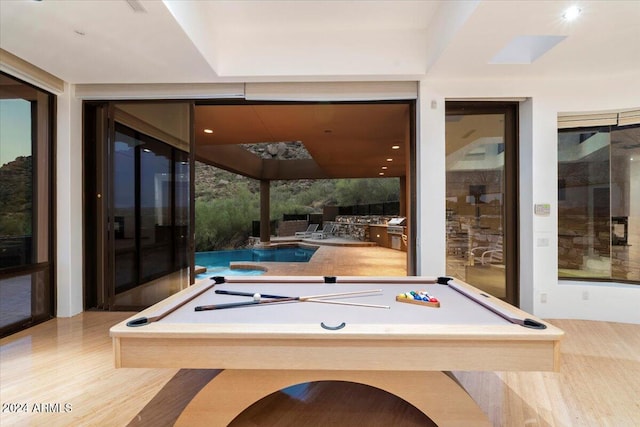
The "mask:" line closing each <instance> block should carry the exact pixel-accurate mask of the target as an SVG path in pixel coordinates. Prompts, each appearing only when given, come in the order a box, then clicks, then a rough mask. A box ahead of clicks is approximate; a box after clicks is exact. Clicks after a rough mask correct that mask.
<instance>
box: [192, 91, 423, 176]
mask: <svg viewBox="0 0 640 427" xmlns="http://www.w3.org/2000/svg"><path fill="white" fill-rule="evenodd" d="M410 111H411V108H410V104H409V103H408V102H397V103H396V102H390V103H294V104H291V103H285V104H232V105H199V106H196V109H195V142H196V150H195V156H196V159H197V160H198V161H201V162H203V163H207V164H210V165H213V166H216V167H219V168H222V169H225V170H228V171H232V172H235V173H238V174H241V175H244V176H247V177H251V178H254V179H259V180H296V179H333V178H380V177H404V176H406V170H407V164H408V157H407V156H408V153H409V149H408V145H409V140H410V138H409V132H410V125H409V123H410V117H409V114H410ZM204 129H210V130H212V131H213V132H212V133H204ZM297 141H299V142H301V143H302V144H303V145H304V147H305V148H306V150H307V151H308V152H309V155H310V157H311V158H309V159H287V160H283V159H276V158H272V159H269V158H261V157H259V156H258V155H256V154H254V153H252V152H251V151H249V150H247V148H246V147H245V146H243V144H258V143H280V142H297ZM394 147H396V148H394ZM388 159H392V160H388ZM381 173H383V174H384V175H381Z"/></svg>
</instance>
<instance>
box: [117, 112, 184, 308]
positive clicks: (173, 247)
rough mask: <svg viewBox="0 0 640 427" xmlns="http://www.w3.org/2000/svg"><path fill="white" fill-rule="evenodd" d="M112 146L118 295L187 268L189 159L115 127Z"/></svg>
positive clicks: (136, 134)
mask: <svg viewBox="0 0 640 427" xmlns="http://www.w3.org/2000/svg"><path fill="white" fill-rule="evenodd" d="M113 147H114V148H113V152H114V155H113V159H114V165H113V171H114V173H113V200H114V208H113V212H114V216H113V230H114V241H115V293H116V294H122V293H123V292H124V291H127V290H129V289H132V288H135V287H137V286H139V285H142V284H144V283H148V282H150V281H152V280H155V279H158V278H161V277H164V276H166V275H168V274H170V273H173V272H175V271H178V270H180V269H182V268H185V267H188V265H189V261H188V251H187V249H188V226H189V203H190V199H189V157H188V154H187V153H185V152H183V151H180V150H178V149H176V148H174V147H172V146H171V145H168V144H165V143H163V142H161V141H159V140H156V139H154V138H151V137H150V136H148V135H145V134H142V133H140V132H138V131H135V130H133V129H131V128H129V127H127V126H124V125H122V124H120V123H117V124H116V137H115V141H114V145H113ZM118 301H119V302H120V303H123V302H122V301H125V299H123V298H119V299H118ZM129 304H130V303H129Z"/></svg>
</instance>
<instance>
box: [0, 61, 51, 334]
mask: <svg viewBox="0 0 640 427" xmlns="http://www.w3.org/2000/svg"><path fill="white" fill-rule="evenodd" d="M52 105H53V95H51V94H49V93H46V92H44V91H41V90H39V89H36V88H34V87H32V86H30V85H27V84H26V83H23V82H21V81H19V80H16V79H14V78H12V77H10V76H8V75H6V74H2V73H0V332H2V335H5V334H7V333H10V332H12V331H15V330H17V329H21V328H23V327H27V326H30V325H32V324H33V323H35V322H38V321H41V320H45V319H48V318H50V317H51V316H52V315H53V304H52V292H51V289H52V275H51V272H52V265H51V260H52V259H53V255H52V249H51V248H52V226H51V224H52V197H51V194H52V192H51V188H52V183H53V179H52V177H53V174H52V168H51V164H52V162H51V152H52V146H53V144H52V131H51V124H52V111H53V110H52Z"/></svg>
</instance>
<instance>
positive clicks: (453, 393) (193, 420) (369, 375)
mask: <svg viewBox="0 0 640 427" xmlns="http://www.w3.org/2000/svg"><path fill="white" fill-rule="evenodd" d="M332 380H334V381H350V382H354V383H360V384H366V385H370V386H373V387H377V388H379V389H382V390H386V391H388V392H389V393H392V394H394V395H396V396H398V397H400V398H402V399H404V400H406V401H407V402H409V403H410V404H412V405H413V406H415V407H416V408H418V409H419V410H420V411H422V412H424V413H425V414H426V415H427V416H428V417H429V418H431V420H432V421H434V422H435V423H436V424H437V425H438V426H440V427H448V426H449V427H459V426H474V427H475V426H490V425H491V424H490V423H489V420H488V418H487V416H486V415H485V413H484V412H482V410H481V409H480V407H478V405H477V404H476V403H475V402H474V400H473V399H472V398H471V397H470V396H469V394H468V393H467V392H466V390H464V388H462V386H460V384H458V382H457V381H456V380H455V379H454V378H452V377H451V376H450V375H448V374H447V373H445V372H438V371H421V372H420V371H418V372H416V371H411V372H406V371H400V372H386V371H295V370H291V371H289V370H225V371H222V372H221V373H220V374H218V375H217V376H216V377H215V378H213V379H212V380H211V381H210V382H209V383H208V384H207V385H206V386H204V387H203V388H202V390H201V391H200V392H199V393H198V394H197V395H196V396H195V397H194V398H193V400H191V402H190V403H189V404H188V405H187V407H186V408H185V410H184V411H183V412H182V414H181V415H180V417H179V418H178V421H177V422H176V424H175V426H178V427H181V426H224V425H228V424H229V423H230V422H231V421H233V419H234V418H235V417H236V416H237V415H238V414H240V413H241V412H242V411H244V410H245V409H246V408H248V407H249V406H251V405H252V404H253V403H254V402H257V401H258V400H260V399H262V398H263V397H266V396H268V395H270V394H271V393H274V392H276V391H278V390H281V389H284V388H287V387H289V386H292V385H296V384H301V383H306V382H313V381H332Z"/></svg>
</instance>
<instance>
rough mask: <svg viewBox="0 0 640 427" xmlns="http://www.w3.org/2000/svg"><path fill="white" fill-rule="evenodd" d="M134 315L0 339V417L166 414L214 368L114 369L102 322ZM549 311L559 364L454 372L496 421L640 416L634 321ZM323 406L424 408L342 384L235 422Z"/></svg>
mask: <svg viewBox="0 0 640 427" xmlns="http://www.w3.org/2000/svg"><path fill="white" fill-rule="evenodd" d="M129 315H130V313H104V312H87V313H83V314H81V315H78V316H75V317H73V318H70V319H54V320H51V321H48V322H45V323H43V324H41V325H38V326H35V327H33V328H31V329H29V330H26V331H23V332H20V333H17V334H15V335H12V336H10V337H7V338H4V339H2V340H0V401H1V402H2V409H3V410H2V413H1V414H0V425H2V426H3V427H7V426H47V427H55V426H127V425H132V426H145V425H149V426H163V425H172V423H173V420H175V419H176V417H177V416H178V414H179V412H180V411H181V410H182V408H183V407H184V405H185V404H186V402H187V401H188V400H190V398H191V396H192V395H193V394H194V393H196V392H197V391H198V390H199V389H200V388H201V387H202V386H203V384H205V383H206V382H207V381H208V380H209V378H211V377H212V376H213V375H215V373H216V371H215V370H194V371H184V370H183V371H178V370H175V369H115V368H114V367H113V355H112V349H111V340H110V338H109V336H108V330H109V328H110V327H111V326H112V325H114V324H115V323H118V322H119V321H121V320H123V319H124V318H126V317H128V316H129ZM551 322H552V323H553V324H555V325H556V326H558V327H560V328H562V329H564V330H565V332H566V337H565V339H564V340H563V342H562V361H561V368H560V371H559V372H508V373H507V372H456V373H455V375H456V377H457V378H458V379H459V380H460V382H461V383H462V384H463V385H464V386H465V388H466V389H467V390H468V391H469V393H470V394H471V396H472V397H473V398H474V400H476V402H478V404H479V405H480V407H481V408H482V409H483V410H484V411H485V412H486V413H487V414H488V416H489V419H490V420H491V421H492V423H493V424H494V425H496V426H544V427H547V426H562V427H564V426H572V427H573V426H577V427H580V426H597V427H600V426H612V427H613V426H615V427H627V426H628V427H637V426H638V425H640V423H639V420H640V325H631V324H621V323H610V322H593V321H580V320H551ZM185 357H188V355H185ZM331 399H334V401H333V403H332V401H331ZM9 405H13V406H11V407H10V406H9ZM372 408H374V409H372ZM367 413H368V415H367ZM318 414H320V415H318ZM323 416H332V417H339V419H340V424H337V425H341V426H351V425H353V426H358V427H361V426H363V425H375V424H367V422H366V421H365V419H366V418H365V417H366V416H371V417H372V418H371V419H375V418H379V419H384V420H385V421H384V422H385V423H386V425H397V426H413V425H421V424H420V423H421V422H422V421H420V420H421V418H420V416H421V415H420V414H416V413H415V412H413V411H412V409H411V407H408V406H407V405H405V404H404V402H398V401H397V400H396V399H395V398H394V397H393V396H385V395H384V394H381V393H380V391H379V390H375V389H370V388H367V387H364V386H360V385H353V384H351V385H349V384H347V385H346V386H344V385H343V386H341V385H340V384H339V383H338V384H329V385H327V384H317V385H314V386H300V387H298V388H296V389H294V390H288V391H287V392H286V393H284V392H281V393H277V394H276V395H272V396H270V397H269V398H268V399H264V400H263V401H260V402H258V403H256V404H255V405H253V406H252V407H251V408H250V409H249V410H248V411H246V412H245V413H243V414H242V416H240V417H239V418H238V419H237V420H236V421H235V423H236V424H235V425H236V426H269V427H274V426H293V425H305V426H306V427H310V426H312V425H314V424H310V422H311V421H301V420H305V419H307V420H308V419H309V417H311V419H316V418H317V419H319V420H321V419H322V417H323ZM416 417H417V418H416ZM416 420H417V421H416ZM301 422H303V423H304V424H300V423H301ZM332 422H333V421H332ZM416 422H417V423H418V424H416ZM316 425H322V424H316ZM324 425H334V424H326V423H325V424H324ZM214 427H215V426H214Z"/></svg>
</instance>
